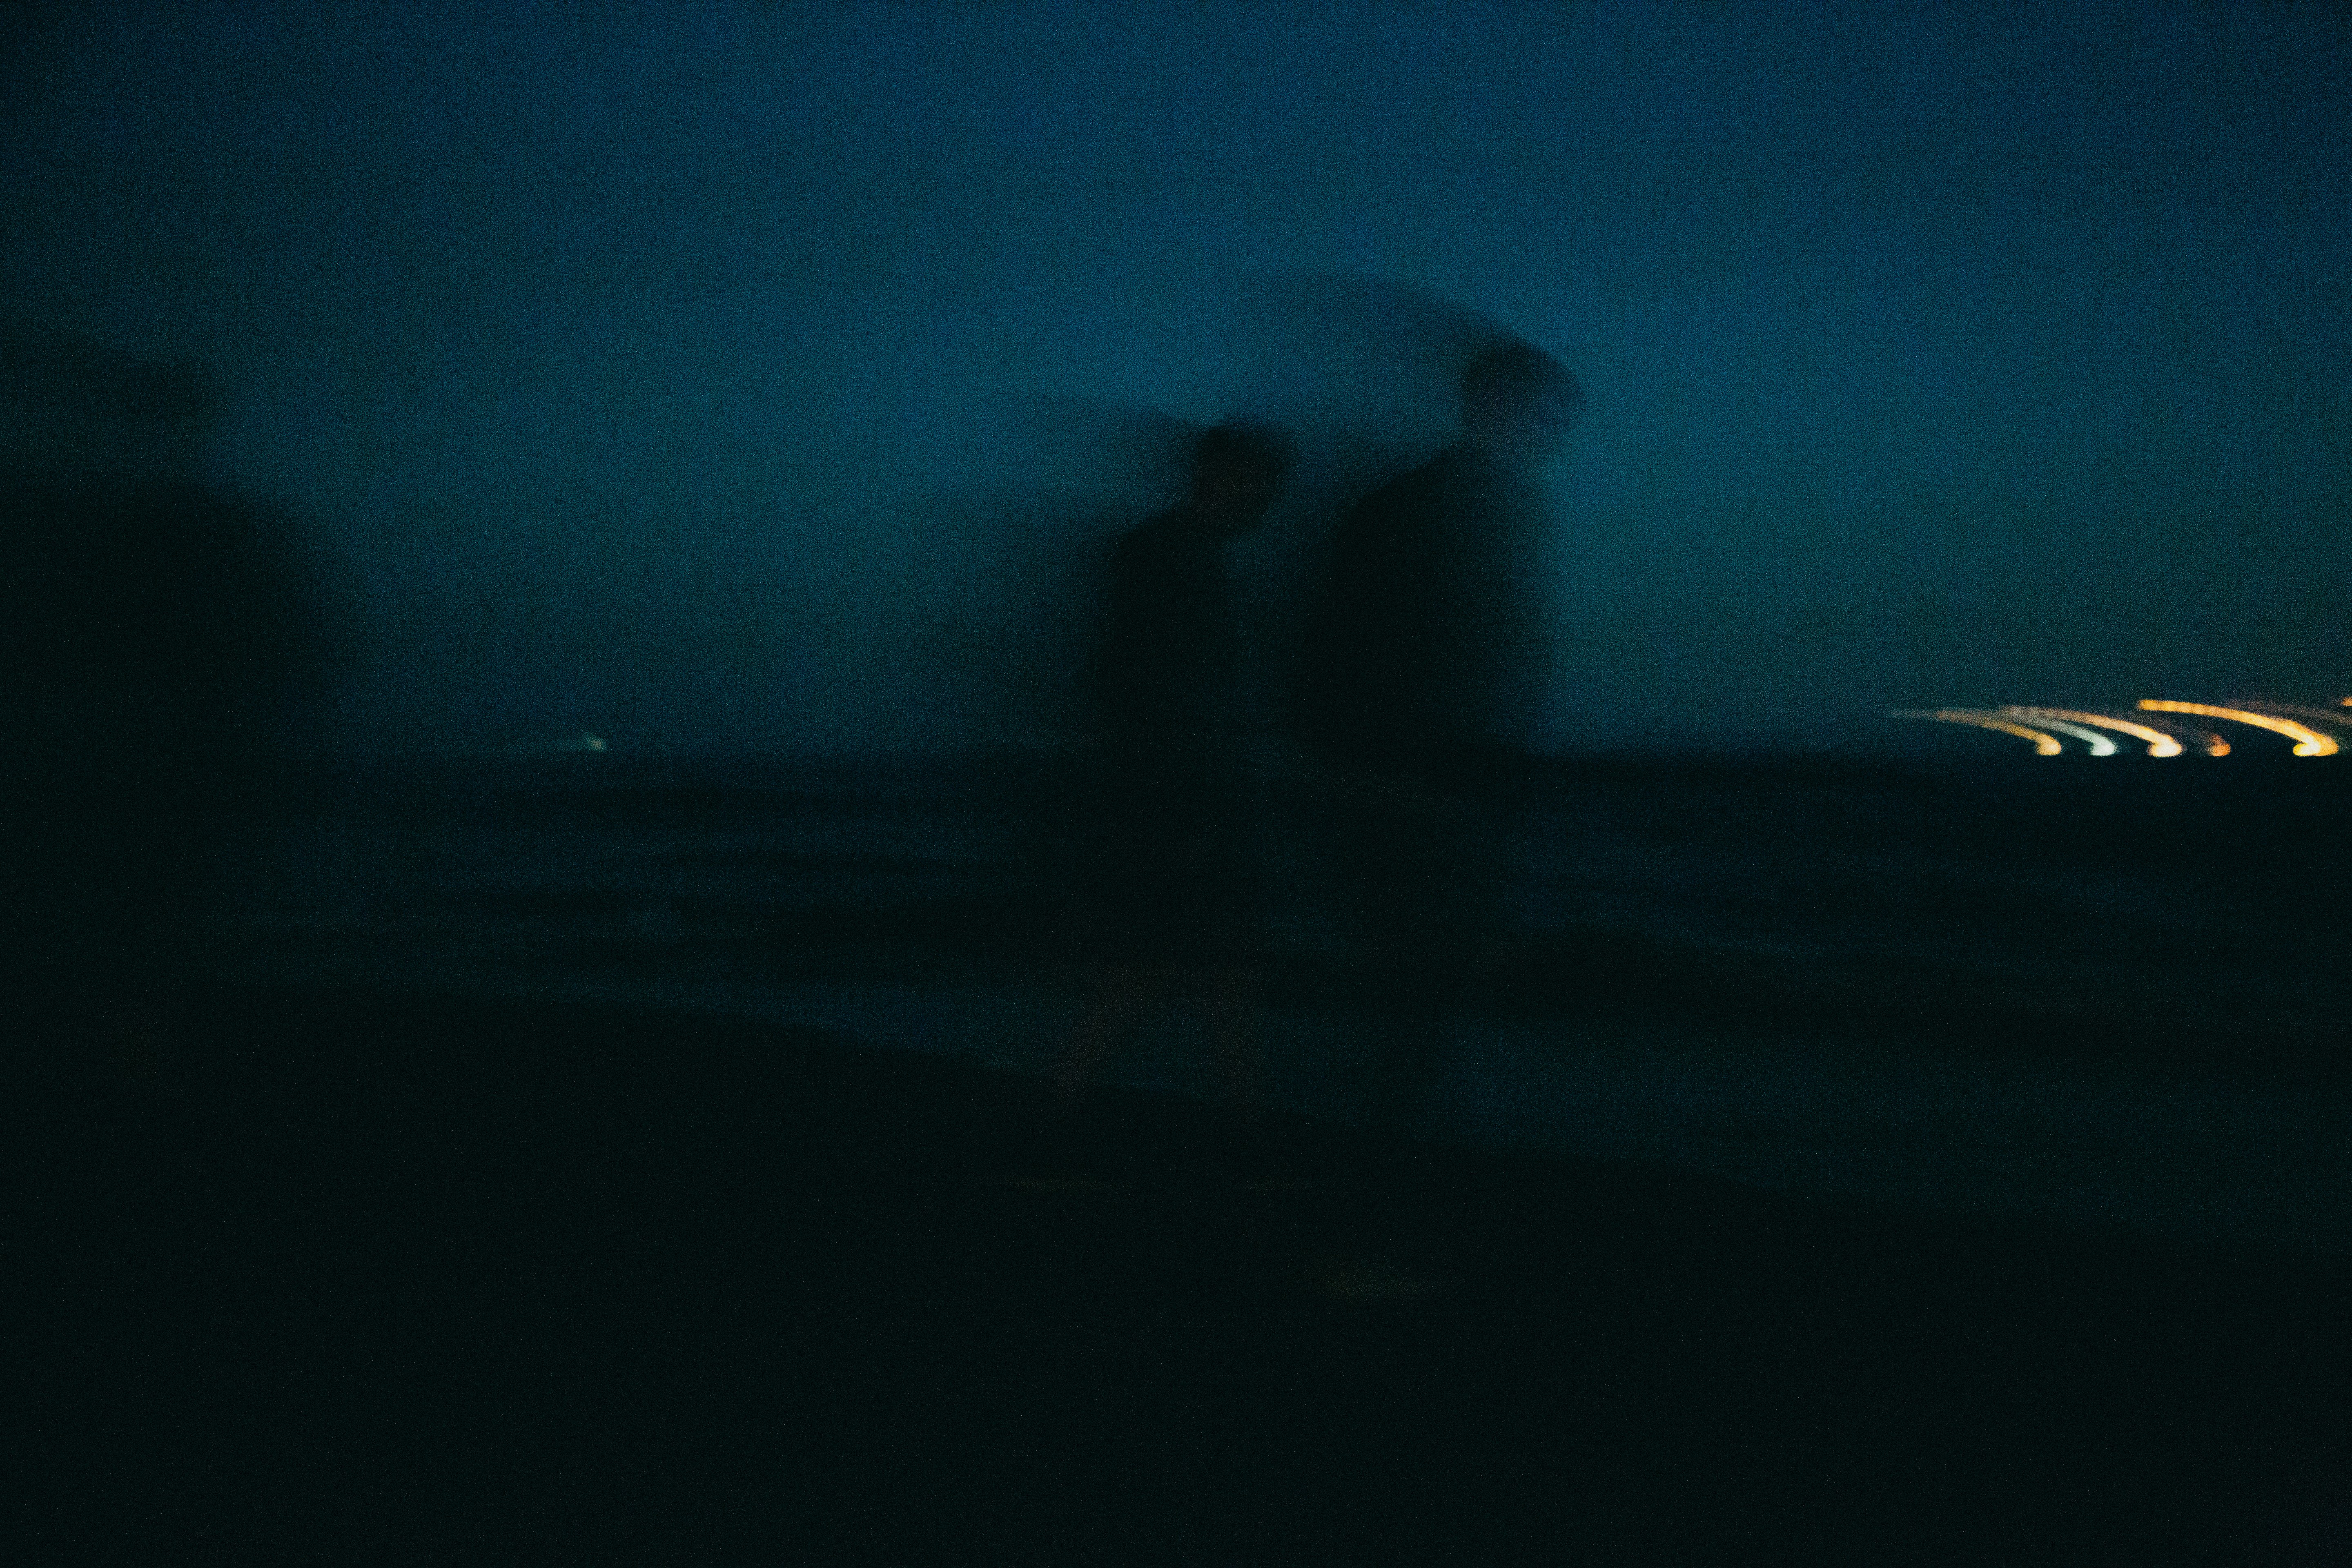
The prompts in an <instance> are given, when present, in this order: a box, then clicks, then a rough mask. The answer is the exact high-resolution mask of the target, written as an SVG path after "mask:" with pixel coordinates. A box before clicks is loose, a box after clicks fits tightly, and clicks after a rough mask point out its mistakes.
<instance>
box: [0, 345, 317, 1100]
mask: <svg viewBox="0 0 2352 1568" xmlns="http://www.w3.org/2000/svg"><path fill="white" fill-rule="evenodd" d="M7 369H8V371H9V373H10V376H9V385H8V387H7V392H8V394H9V396H8V400H7V401H8V406H9V408H10V410H11V412H12V413H13V412H16V411H17V410H20V409H21V410H23V411H24V412H25V413H26V416H27V419H28V421H29V422H30V423H32V424H35V425H37V426H42V427H44V428H45V429H47V431H48V432H49V434H50V435H51V436H56V435H58V433H60V432H65V431H75V430H78V431H79V432H80V433H81V435H82V436H83V437H87V436H88V435H89V433H90V432H93V431H96V432H100V433H103V432H107V431H112V432H115V433H116V434H117V435H120V434H121V432H122V431H124V430H126V429H128V430H133V431H135V430H137V429H138V428H139V427H141V426H155V427H156V428H157V429H158V431H159V432H160V434H159V435H158V436H157V438H156V439H155V441H153V442H152V443H149V444H146V445H143V446H142V445H139V444H136V443H135V442H134V443H133V444H132V445H131V446H130V447H127V448H120V449H119V448H111V447H104V446H99V447H89V448H84V449H80V450H77V449H76V448H75V447H73V446H71V445H50V446H47V447H44V448H43V449H41V450H37V451H34V452H30V453H27V452H24V451H19V452H18V453H16V456H18V457H20V458H29V459H30V460H29V461H27V462H26V464H25V465H24V468H20V469H19V470H18V471H17V472H16V473H14V474H13V475H11V476H10V477H8V478H7V479H5V480H0V715H5V722H6V727H7V745H6V747H5V752H0V758H5V760H0V799H5V809H6V811H7V814H8V820H9V822H10V825H11V831H10V833H9V834H8V836H7V842H8V846H9V847H8V849H7V851H6V855H5V858H6V862H7V863H6V865H5V884H6V886H7V887H8V888H9V889H11V894H10V896H9V897H8V899H7V900H5V901H0V909H5V910H6V914H5V921H6V930H5V933H0V944H5V952H6V953H7V955H8V956H7V961H6V962H7V964H8V969H9V972H10V974H9V979H10V985H9V999H8V1003H7V1005H8V1007H9V1009H10V1011H11V1012H12V1014H13V1015H14V1017H15V1022H16V1025H17V1026H19V1028H20V1030H21V1034H20V1037H22V1038H26V1039H33V1040H42V1039H46V1040H47V1041H48V1042H49V1043H50V1047H51V1048H50V1050H49V1051H48V1052H47V1054H46V1059H45V1060H44V1061H43V1062H42V1063H41V1064H40V1065H41V1066H42V1067H44V1068H47V1069H51V1070H64V1071H67V1072H68V1073H73V1072H79V1071H84V1070H89V1069H93V1068H97V1069H103V1068H106V1067H107V1066H108V1065H109V1064H108V1062H107V1061H106V1059H105V1058H108V1057H109V1054H110V1053H118V1054H119V1053H120V1052H121V1051H125V1050H131V1051H136V1050H138V1049H142V1048H147V1047H154V1048H159V1049H160V1048H161V1043H162V1041H163V1037H166V1036H168V1035H169V1034H170V1032H171V1027H172V1026H171V1021H170V1020H171V1015H172V1013H173V1009H174V1007H175V1005H176V1002H175V997H176V994H177V993H178V991H179V989H180V987H181V986H182V984H184V980H185V978H186V976H187V973H188V970H189V966H190V963H191V961H192V958H193V955H194V953H195V952H197V951H198V950H199V948H200V946H201V943H202V942H203V940H204V938H205V930H204V917H205V909H206V906H207V904H208V902H210V901H211V900H212V899H213V897H214V895H215V893H216V891H217V889H218V885H219V882H220V879H222V878H223V877H224V876H225V875H226V874H227V872H228V869H229V868H230V866H231V865H232V863H233V858H234V853H235V850H236V847H238V845H239V843H240V840H241V839H243V838H244V837H247V835H249V834H250V833H252V832H253V831H255V830H257V829H260V828H265V827H267V826H268V824H269V823H270V822H271V821H272V820H273V818H274V817H275V816H276V814H278V812H279V811H281V810H282V809H283V808H284V807H285V806H286V805H288V804H289V801H290V800H291V799H292V798H293V792H294V791H295V790H297V789H298V788H299V779H300V778H301V770H300V767H299V763H301V762H302V760H303V759H304V758H305V757H306V756H307V755H308V751H307V749H306V747H305V746H304V744H303V736H304V733H305V731H307V730H308V729H309V727H310V724H311V723H313V722H314V721H316V719H317V717H318V714H319V711H320V704H321V701H322V700H323V698H324V697H325V695H326V684H327V679H328V677H329V674H330V672H331V668H332V664H333V661H332V660H331V658H330V657H329V655H330V645H329V641H328V628H327V626H326V624H325V619H324V616H323V615H322V614H321V609H320V595H319V593H318V592H317V588H316V578H315V576H314V574H311V573H310V572H309V571H307V570H306V569H305V568H304V566H303V563H301V561H300V560H299V556H298V553H297V552H296V551H295V549H294V545H293V537H292V534H291V531H289V529H288V528H287V527H286V525H285V524H284V522H283V521H282V520H281V519H279V518H278V517H277V516H275V515H274V514H273V513H271V512H270V511H269V510H267V509H266V508H263V507H261V506H259V505H257V504H255V503H253V502H250V501H247V500H240V499H237V498H236V497H233V496H228V495H225V494H222V493H221V492H219V491H218V490H216V489H211V488H208V487H206V486H205V485H203V484H200V483H197V482H195V481H194V479H190V478H187V477H184V476H183V477H173V468H175V467H177V466H178V464H177V462H176V460H175V455H176V454H177V453H178V452H179V451H180V450H182V449H183V448H182V445H181V444H182V443H183V441H184V440H193V439H194V438H195V437H194V436H192V435H191V433H190V432H188V431H187V430H186V429H185V428H184V427H185V426H187V425H188V424H190V423H194V422H198V421H201V420H202V419H204V418H205V417H207V416H209V413H210V410H211V407H212V400H211V396H210V395H209V393H208V392H206V391H205V389H204V388H203V386H202V384H201V383H200V382H198V381H196V380H194V378H193V377H190V376H188V375H186V374H184V373H182V372H178V371H171V370H156V371H154V372H153V373H152V374H148V373H146V372H144V371H142V370H141V369H140V368H139V367H138V366H137V365H136V364H135V363H131V362H129V361H127V360H125V359H123V358H122V357H121V356H111V357H109V356H102V355H99V354H97V353H92V352H89V351H87V350H85V349H83V348H81V347H80V346H79V345H72V344H68V345H66V346H65V347H63V348H57V347H55V346H52V347H51V348H49V349H48V350H47V351H46V352H45V353H22V352H12V353H11V354H10V356H9V357H8V360H7ZM26 468H29V469H30V471H29V472H26V471H25V469H26ZM142 1041H143V1042H144V1045H143V1046H142V1044H141V1042H142ZM58 1047H65V1048H66V1050H65V1054H63V1055H61V1054H60V1053H59V1050H58ZM113 1065H120V1064H119V1062H118V1063H115V1064H113Z"/></svg>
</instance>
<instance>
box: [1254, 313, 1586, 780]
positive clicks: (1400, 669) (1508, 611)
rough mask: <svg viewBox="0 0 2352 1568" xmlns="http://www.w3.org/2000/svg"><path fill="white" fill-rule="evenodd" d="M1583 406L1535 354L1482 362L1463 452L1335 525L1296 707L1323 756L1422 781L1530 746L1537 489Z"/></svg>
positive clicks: (1535, 698)
mask: <svg viewBox="0 0 2352 1568" xmlns="http://www.w3.org/2000/svg"><path fill="white" fill-rule="evenodd" d="M1583 405H1584V398H1583V393H1582V390H1581V389H1580V387H1579V386H1578V385H1577V383H1576V378H1575V377H1574V376H1573V375H1571V374H1570V373H1569V372H1568V370H1567V369H1566V368H1565V367H1563V366H1561V365H1560V364H1559V363H1558V362H1557V361H1554V360H1552V359H1551V358H1550V356H1549V355H1547V354H1544V353H1542V352H1541V351H1539V350H1537V349H1534V348H1531V347H1528V345H1526V344H1519V343H1514V344H1506V345H1503V346H1500V347H1497V348H1493V349H1489V350H1487V351H1486V352H1484V353H1480V354H1479V355H1478V356H1477V357H1476V358H1475V359H1474V360H1473V361H1472V362H1471V363H1470V364H1469V366H1468V368H1467V369H1466V370H1465V371H1464V373H1463V376H1462V419H1463V430H1464V434H1463V437H1462V439H1460V440H1458V441H1456V442H1454V444H1453V445H1451V446H1449V447H1446V448H1445V449H1444V451H1442V452H1440V453H1439V454H1438V455H1437V456H1436V457H1435V458H1432V459H1431V460H1430V461H1428V462H1426V463H1424V464H1423V465H1422V466H1421V467H1420V468H1415V469H1413V470H1412V472H1410V473H1408V474H1405V475H1403V476H1402V477H1400V478H1398V479H1393V480H1391V481H1390V482H1389V483H1388V484H1385V485H1383V486H1381V488H1380V489H1377V490H1375V491H1373V492H1372V494H1371V495H1370V496H1368V497H1366V498H1365V499H1364V500H1362V501H1361V502H1360V503H1359V504H1358V505H1357V506H1356V508H1355V509H1354V510H1353V511H1352V512H1350V514H1349V517H1348V518H1347V520H1346V521H1344V522H1343V523H1342V524H1341V525H1340V528H1339V531H1338V533H1337V534H1336V536H1335V537H1334V539H1333V541H1332V542H1331V546H1330V551H1329V556H1328V562H1327V563H1326V566H1325V569H1324V574H1323V580H1322V583H1321V584H1320V587H1319V589H1318V592H1317V595H1316V599H1315V604H1314V605H1313V608H1312V610H1311V611H1310V614H1309V619H1308V626H1307V643H1306V648H1305V653H1304V659H1305V665H1304V669H1303V679H1302V683H1301V690H1300V694H1299V695H1300V700H1301V722H1302V728H1303V730H1304V732H1305V735H1306V738H1307V740H1308V741H1309V742H1310V743H1311V744H1313V745H1314V746H1315V747H1316V749H1317V750H1318V751H1320V752H1324V753H1326V754H1327V755H1328V756H1331V757H1334V758H1338V759H1343V760H1346V761H1348V762H1350V763H1358V764H1366V765H1372V766H1378V767H1381V768H1382V769H1384V770H1390V771H1396V770H1404V771H1408V772H1412V773H1428V772H1429V771H1430V770H1433V769H1435V770H1438V771H1441V772H1456V771H1458V770H1459V769H1460V768H1461V767H1462V766H1463V765H1464V764H1465V762H1468V761H1469V760H1471V759H1475V758H1477V757H1481V756H1490V755H1491V754H1492V753H1494V752H1497V751H1506V752H1507V751H1516V750H1522V749H1524V748H1525V747H1526V745H1527V742H1528V737H1529V735H1530V734H1531V732H1532V731H1533V728H1534V724H1535V721H1536V718H1537V712H1536V709H1537V705H1538V703H1539V702H1540V700H1541V698H1542V689H1543V684H1544V681H1545V679H1546V678H1547V677H1548V675H1549V670H1548V668H1546V667H1547V664H1548V658H1547V652H1546V647H1545V638H1544V636H1543V623H1544V614H1545V608H1544V605H1543V604H1542V603H1541V599H1540V596H1539V595H1538V594H1537V593H1536V592H1535V591H1534V589H1533V583H1532V579H1533V577H1534V575H1535V574H1534V572H1533V566H1534V564H1535V562H1536V560H1537V558H1538V550H1539V549H1540V545H1541V538H1542V534H1543V532H1544V531H1545V530H1546V528H1547V526H1548V517H1547V507H1546V504H1545V501H1544V499H1543V496H1542V493H1541V491H1540V489H1538V483H1537V479H1538V470H1539V468H1540V467H1541V465H1542V464H1543V463H1544V462H1546V461H1547V460H1549V458H1551V457H1552V456H1554V455H1555V454H1556V453H1557V452H1558V450H1559V447H1560V444H1561V443H1562V441H1563V440H1564V439H1565V438H1566V436H1567V434H1568V432H1569V431H1570V429H1571V428H1572V427H1573V426H1574V425H1575V423H1576V421H1577V419H1578V418H1579V417H1580V415H1581V413H1582V410H1583Z"/></svg>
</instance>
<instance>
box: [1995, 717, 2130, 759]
mask: <svg viewBox="0 0 2352 1568" xmlns="http://www.w3.org/2000/svg"><path fill="white" fill-rule="evenodd" d="M2001 711H2002V712H2004V713H2006V712H2007V711H2009V710H2007V709H2006V708H2004V709H2002V710H2001ZM2034 722H2035V723H2037V724H2039V725H2041V726H2042V728H2043V729H2045V730H2056V731H2059V732H2060V733H2061V734H2066V735H2072V736H2074V739H2076V740H2078V741H2080V742H2083V743H2084V745H2086V746H2088V747H2090V748H2091V755H2093V756H2095V757H2112V756H2114V755H2115V754H2116V743H2115V742H2113V741H2110V740H2108V739H2107V738H2106V737H2105V735H2102V734H2100V733H2099V732H2098V731H2096V730H2094V729H2092V728H2091V727H2090V726H2089V725H2087V724H2069V723H2067V722H2066V721H2064V720H2063V719H2053V718H2050V717H2049V716H2048V715H2046V714H2044V715H2042V717H2040V718H2037V719H2036V720H2035V721H2034Z"/></svg>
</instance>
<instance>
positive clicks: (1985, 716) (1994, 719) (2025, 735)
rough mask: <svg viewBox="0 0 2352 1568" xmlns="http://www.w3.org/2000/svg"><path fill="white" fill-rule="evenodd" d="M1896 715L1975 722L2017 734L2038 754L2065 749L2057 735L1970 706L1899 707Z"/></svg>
mask: <svg viewBox="0 0 2352 1568" xmlns="http://www.w3.org/2000/svg"><path fill="white" fill-rule="evenodd" d="M1894 716H1895V718H1897V719H1938V720H1941V721H1943V722H1945V723H1947V724H1974V725H1975V726H1976V727H1977V728H1979V730H1999V731H2001V733H2003V734H2005V735H2015V736H2016V737H2017V738H2018V739H2019V740H2021V741H2031V742H2033V750H2034V753H2035V755H2037V756H2043V757H2054V756H2056V755H2057V754H2058V753H2059V752H2063V751H2064V750H2065V748H2064V747H2063V746H2061V745H2060V744H2059V743H2058V737H2057V736H2055V735H2050V734H2044V733H2043V732H2042V731H2040V730H2029V729H2027V728H2026V727H2025V726H2024V725H2022V724H2020V723H2017V722H2015V721H2011V720H2008V719H2004V718H2002V717H2001V716H2000V715H1999V714H1998V713H1980V712H1978V711H1977V710H1974V709H1968V708H1938V709H1937V710H1935V711H1934V712H1932V713H1929V712H1926V711H1923V710H1917V709H1900V708H1898V709H1896V710H1895V715H1894Z"/></svg>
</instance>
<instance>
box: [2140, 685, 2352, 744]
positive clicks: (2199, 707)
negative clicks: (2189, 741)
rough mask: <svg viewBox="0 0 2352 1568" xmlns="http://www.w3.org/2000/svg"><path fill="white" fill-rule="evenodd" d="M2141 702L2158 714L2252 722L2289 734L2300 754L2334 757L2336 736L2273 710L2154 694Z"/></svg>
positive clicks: (2263, 727)
mask: <svg viewBox="0 0 2352 1568" xmlns="http://www.w3.org/2000/svg"><path fill="white" fill-rule="evenodd" d="M2139 705H2140V706H2141V707H2142V708H2145V709H2147V710H2149V711H2151V712H2156V713H2201V714H2203V715H2204V716H2205V717H2206V718H2208V719H2227V720H2230V721H2231V722H2233V723H2238V724H2252V725H2253V726H2254V727H2255V728H2257V729H2262V730H2269V731H2273V732H2274V733H2276V734H2281V735H2284V736H2286V737H2287V738H2288V739H2289V740H2291V741H2293V742H2294V754H2295V755H2296V756H2298V757H2332V756H2334V755H2335V754H2336V742H2335V741H2334V740H2333V739H2331V738H2330V737H2328V736H2326V735H2323V734H2321V733H2320V732H2319V731H2316V730H2312V729H2306V728H2305V726H2303V725H2301V724H2298V723H2296V722H2295V721H2294V720H2292V719H2281V718H2277V717H2275V716H2274V715H2272V714H2269V713H2255V712H2251V711H2249V710H2246V709H2243V708H2216V707H2214V706H2213V705H2212V704H2211V703H2210V702H2159V701H2158V700H2156V699H2155V698H2153V697H2143V698H2141V699H2140V700H2139Z"/></svg>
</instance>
